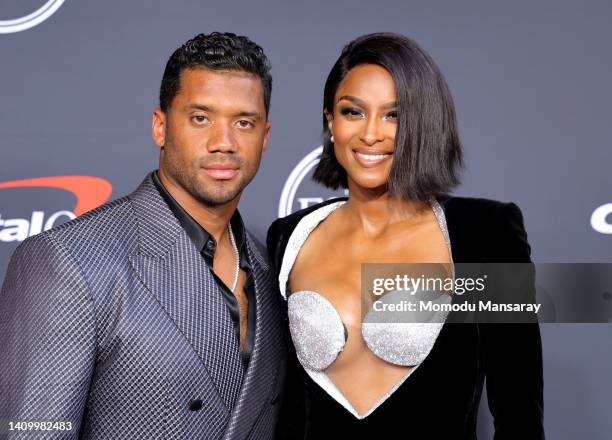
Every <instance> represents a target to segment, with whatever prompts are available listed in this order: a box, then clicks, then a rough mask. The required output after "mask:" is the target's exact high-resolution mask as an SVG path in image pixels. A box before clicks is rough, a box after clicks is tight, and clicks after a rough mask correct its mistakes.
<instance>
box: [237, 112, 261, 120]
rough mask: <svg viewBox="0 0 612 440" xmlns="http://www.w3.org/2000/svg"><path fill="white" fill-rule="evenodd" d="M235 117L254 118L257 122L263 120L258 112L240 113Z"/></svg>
mask: <svg viewBox="0 0 612 440" xmlns="http://www.w3.org/2000/svg"><path fill="white" fill-rule="evenodd" d="M236 116H242V117H247V118H255V119H257V120H261V119H263V117H262V116H261V113H259V112H240V113H238V114H237V115H236Z"/></svg>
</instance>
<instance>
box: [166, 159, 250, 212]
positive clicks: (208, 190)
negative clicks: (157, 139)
mask: <svg viewBox="0 0 612 440" xmlns="http://www.w3.org/2000/svg"><path fill="white" fill-rule="evenodd" d="M167 159H168V160H167V162H166V165H167V169H168V171H169V172H170V174H171V175H172V177H173V178H174V180H175V181H176V182H177V183H178V184H179V185H180V186H181V187H182V188H183V189H184V190H185V191H187V192H188V193H189V195H191V197H193V198H194V199H195V200H197V201H198V202H200V203H201V204H203V205H205V206H210V207H215V206H221V205H225V204H226V203H229V202H231V201H232V200H234V199H235V198H236V197H238V196H239V195H240V194H241V193H242V191H243V190H244V188H246V186H247V185H248V184H249V183H251V181H252V180H253V178H254V177H255V174H256V172H257V166H254V167H253V166H251V167H249V166H247V164H246V163H245V162H244V160H242V159H241V158H238V159H237V158H233V159H232V160H231V161H229V160H226V161H213V160H212V159H216V158H208V160H206V159H201V160H199V161H198V163H196V164H193V165H192V167H191V171H192V172H191V173H186V172H184V169H182V168H181V166H180V165H178V164H176V163H175V162H174V161H173V160H172V158H171V157H169V158H167ZM213 162H214V163H219V162H221V163H226V164H230V163H231V164H232V165H235V166H236V167H237V168H238V169H239V170H240V171H239V177H238V178H239V179H240V180H239V181H238V182H233V181H229V180H228V181H224V180H221V181H218V182H214V183H213V184H212V185H211V184H206V183H204V182H202V181H200V180H199V179H198V174H199V173H200V172H202V171H201V169H202V168H203V167H204V166H205V165H206V164H207V163H213ZM228 187H230V188H228Z"/></svg>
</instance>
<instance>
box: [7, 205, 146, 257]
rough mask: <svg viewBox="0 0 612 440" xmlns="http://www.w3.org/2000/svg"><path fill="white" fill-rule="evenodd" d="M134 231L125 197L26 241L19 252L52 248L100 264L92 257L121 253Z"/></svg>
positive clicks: (130, 208) (131, 216)
mask: <svg viewBox="0 0 612 440" xmlns="http://www.w3.org/2000/svg"><path fill="white" fill-rule="evenodd" d="M136 230H137V225H136V220H135V217H134V215H133V212H132V207H131V203H130V200H129V198H128V197H127V196H126V197H122V198H119V199H117V200H114V201H111V202H108V203H106V204H104V205H102V206H100V207H98V208H96V209H93V210H92V211H89V212H87V213H85V214H83V215H81V216H79V217H77V218H75V219H73V220H70V221H68V222H66V223H62V224H61V225H58V226H56V227H54V228H52V229H49V230H47V231H44V232H41V233H40V234H37V235H34V236H32V237H30V238H28V239H26V240H25V241H24V242H23V243H22V244H21V245H20V246H19V247H18V251H21V252H23V251H25V250H27V249H37V248H39V247H40V246H43V247H44V246H55V247H58V248H61V249H62V252H66V253H68V254H70V255H71V256H72V258H74V259H76V260H79V261H81V262H86V261H94V260H96V261H97V263H96V264H103V263H102V261H101V260H100V259H97V258H92V257H93V256H95V255H99V256H101V255H105V254H109V255H110V254H113V253H115V254H120V253H121V252H120V250H121V249H122V248H125V247H126V246H130V243H131V242H132V241H133V238H135V234H136ZM16 253H18V252H16ZM33 257H36V256H33ZM88 257H89V258H88Z"/></svg>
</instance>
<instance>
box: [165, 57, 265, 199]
mask: <svg viewBox="0 0 612 440" xmlns="http://www.w3.org/2000/svg"><path fill="white" fill-rule="evenodd" d="M269 134H270V122H269V121H268V120H267V117H266V111H265V106H264V98H263V88H262V84H261V80H260V78H259V77H257V76H256V75H252V74H249V73H246V72H235V71H212V70H208V69H204V68H195V69H186V70H184V71H183V72H182V74H181V78H180V88H179V91H178V93H177V95H176V96H175V97H174V99H173V101H172V103H171V105H170V107H169V109H168V111H167V112H162V111H161V110H160V109H156V110H155V111H154V113H153V139H154V140H155V143H156V144H157V145H158V146H159V147H160V149H161V154H160V163H159V169H160V174H162V175H163V177H164V178H165V179H166V180H167V181H169V183H170V184H171V186H173V187H175V189H177V190H179V191H180V190H182V191H185V192H187V193H188V194H189V195H190V196H191V197H192V198H194V199H196V200H197V201H198V202H200V203H203V204H205V205H207V206H218V205H223V204H225V203H228V202H230V201H232V200H234V199H235V198H236V197H238V196H239V195H240V194H241V192H242V190H243V189H244V188H245V187H246V186H247V185H248V184H249V182H250V181H251V180H252V179H253V177H254V176H255V173H256V172H257V169H258V168H259V162H260V160H261V156H262V154H263V153H264V152H265V150H266V145H267V143H268V138H269Z"/></svg>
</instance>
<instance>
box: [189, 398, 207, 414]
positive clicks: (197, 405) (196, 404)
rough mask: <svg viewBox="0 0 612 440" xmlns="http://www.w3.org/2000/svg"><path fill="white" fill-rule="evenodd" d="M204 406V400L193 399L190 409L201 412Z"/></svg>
mask: <svg viewBox="0 0 612 440" xmlns="http://www.w3.org/2000/svg"><path fill="white" fill-rule="evenodd" d="M202 406H204V402H202V399H193V400H192V401H191V402H189V409H190V410H191V411H199V410H201V409H202Z"/></svg>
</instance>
